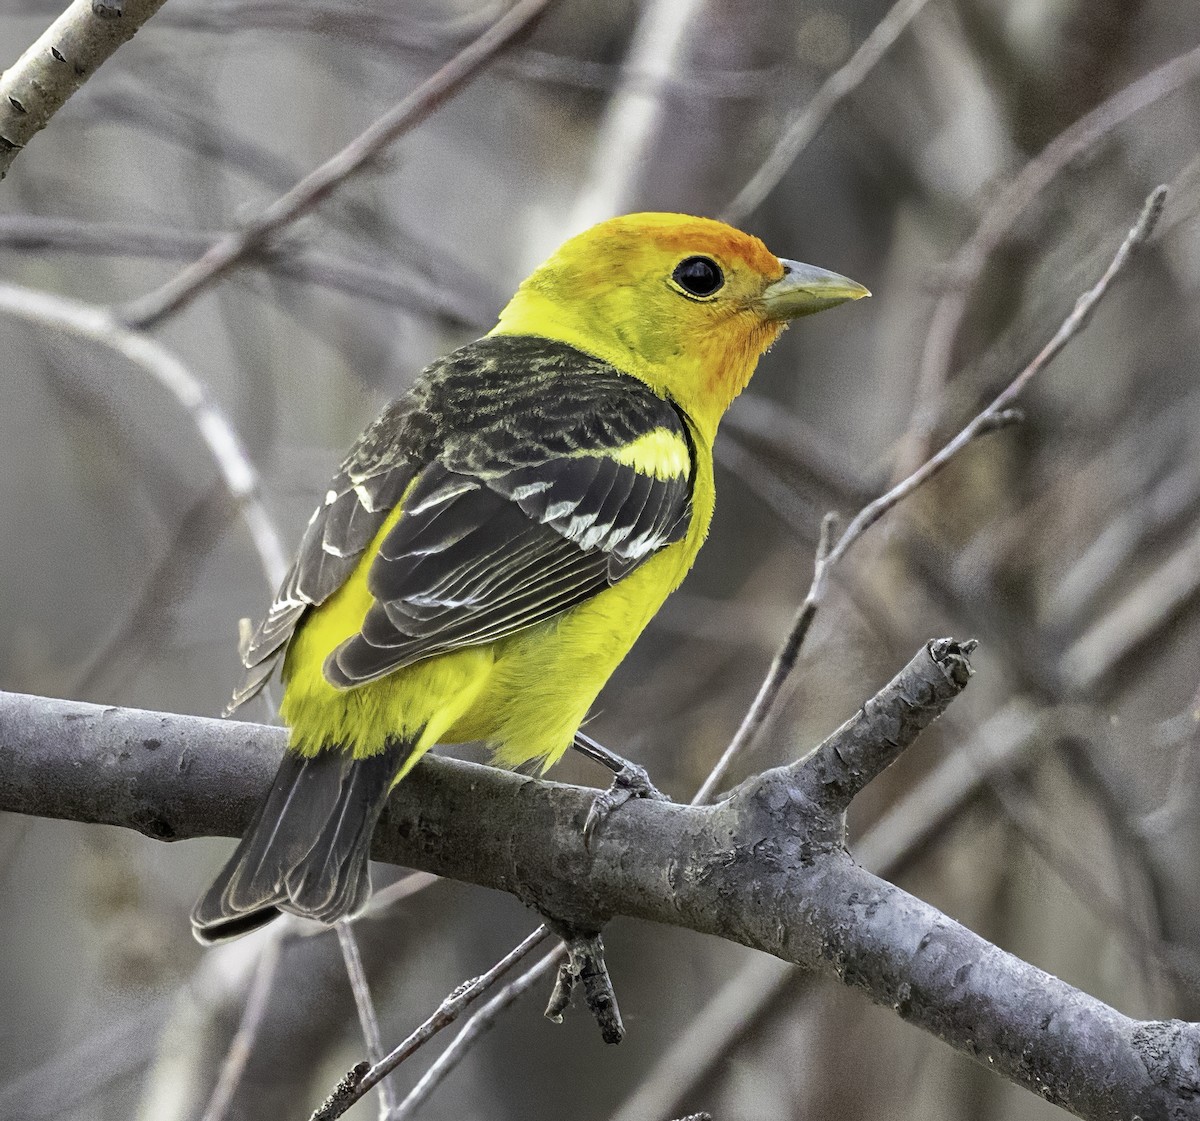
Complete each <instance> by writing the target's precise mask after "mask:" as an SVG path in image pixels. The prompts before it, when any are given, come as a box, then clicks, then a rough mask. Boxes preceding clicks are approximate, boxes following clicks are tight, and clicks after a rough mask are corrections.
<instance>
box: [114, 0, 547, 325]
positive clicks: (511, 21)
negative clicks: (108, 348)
mask: <svg viewBox="0 0 1200 1121" xmlns="http://www.w3.org/2000/svg"><path fill="white" fill-rule="evenodd" d="M554 2H555V0H518V3H516V4H514V5H513V6H512V7H511V8H510V9H509V10H508V11H507V12H505V13H504V15H502V16H501V17H500V18H499V19H498V20H497V21H496V22H495V23H494V24H492V25H491V27H489V28H488V29H487V30H486V31H485V32H484V33H483V34H482V35H480V36H479V38H478V39H476V40H475V41H474V42H473V43H471V44H470V45H469V46H468V47H466V48H465V49H464V50H462V51H461V52H460V53H459V54H457V55H455V56H454V57H453V58H452V59H451V60H450V61H449V62H447V63H446V65H445V66H443V67H442V68H441V69H440V70H438V71H437V72H436V73H434V74H433V75H432V76H431V77H429V78H428V79H426V81H424V82H422V83H421V85H419V86H418V87H417V88H416V89H415V90H414V91H413V92H412V93H411V94H409V95H408V97H406V98H404V100H403V101H401V102H400V103H399V104H397V105H395V106H394V107H393V108H391V109H389V110H388V112H386V113H385V114H384V115H383V116H382V117H380V118H379V119H378V120H377V121H375V122H374V123H373V124H372V125H371V126H370V127H369V128H367V129H366V130H365V131H364V132H362V133H360V134H359V135H358V136H356V137H355V138H354V139H353V140H352V141H351V142H350V143H349V144H347V145H346V147H345V148H343V149H342V150H341V151H340V152H338V153H337V154H336V155H335V156H333V157H332V158H331V159H329V160H327V161H326V162H325V163H323V164H322V165H321V166H320V167H318V168H317V169H316V170H314V171H312V172H310V173H309V174H308V175H306V176H305V177H304V178H303V179H301V180H300V182H299V183H297V184H296V185H295V186H294V187H293V188H292V189H291V190H290V191H288V192H287V193H286V194H285V195H283V196H281V197H280V198H278V199H276V200H275V201H274V202H273V203H271V205H270V206H268V207H267V208H266V209H265V210H264V211H263V212H262V213H261V214H259V215H258V216H257V217H256V218H253V219H251V220H250V221H249V222H248V223H247V224H246V225H245V226H244V227H243V228H242V229H241V230H240V231H239V232H237V233H234V234H229V235H228V236H226V237H224V238H222V239H221V240H220V241H218V242H217V243H216V244H215V245H213V246H212V247H211V248H210V249H209V250H208V252H206V253H205V254H204V256H203V257H201V258H200V259H199V260H198V261H196V262H194V263H193V264H191V265H189V266H188V267H187V268H185V269H183V270H182V271H181V272H179V273H178V274H177V275H176V276H174V277H173V278H172V279H171V280H169V281H167V283H166V284H164V285H163V286H162V287H161V288H158V289H156V290H155V291H153V292H150V293H148V294H147V295H145V296H143V297H141V298H140V299H138V300H135V301H133V302H132V303H131V304H128V305H126V306H125V307H124V308H122V309H121V310H120V311H119V312H118V313H117V314H118V316H119V318H120V319H121V321H122V322H123V323H125V324H126V325H127V326H129V327H137V328H141V329H143V330H144V329H146V328H149V327H153V326H154V325H156V324H158V323H160V322H162V320H163V319H165V318H166V317H167V316H169V315H172V314H174V313H175V312H177V311H179V310H180V309H181V308H183V307H185V306H186V305H187V304H189V303H190V302H191V301H192V300H194V299H195V298H196V296H197V295H199V294H200V292H202V291H203V290H204V289H205V288H207V287H208V286H209V285H210V284H212V283H214V282H215V281H217V280H219V279H220V278H221V277H223V276H224V275H225V274H226V273H228V272H229V271H230V270H231V269H233V268H235V267H236V266H237V265H239V264H241V263H242V262H243V261H245V260H246V259H247V258H248V257H250V256H253V255H254V254H255V253H257V252H259V251H260V250H261V249H262V248H263V246H265V245H267V244H268V243H269V242H270V240H271V239H272V238H273V237H274V236H275V235H276V234H277V233H278V232H279V231H280V230H281V229H283V228H284V227H285V226H287V225H288V224H289V223H291V222H294V221H295V220H296V219H297V218H299V217H300V216H301V215H302V214H304V213H306V212H307V211H309V210H311V209H312V208H313V207H315V206H317V205H318V204H319V203H321V202H322V201H324V200H325V199H326V198H328V197H329V196H330V195H331V194H332V193H333V192H334V191H335V190H337V188H338V187H340V186H341V185H342V184H343V183H345V182H346V180H347V179H349V178H350V177H351V176H352V175H354V174H355V173H357V172H360V171H362V170H363V169H365V168H366V167H368V166H369V165H370V164H371V163H372V162H373V161H374V160H375V159H376V157H378V156H379V155H380V153H382V152H383V150H384V149H385V148H387V147H388V145H390V144H392V143H393V142H394V141H396V140H398V139H399V138H400V137H401V136H404V135H405V134H406V133H408V132H411V131H412V130H413V129H414V128H416V127H417V125H419V124H421V122H422V121H424V120H425V119H426V118H427V117H428V116H429V115H430V114H431V113H433V112H434V111H435V110H436V109H438V108H439V107H440V106H441V105H442V104H443V103H444V102H446V101H447V100H449V99H450V98H451V97H453V96H454V95H455V94H456V93H458V92H459V90H461V89H462V88H463V87H464V86H466V85H467V84H468V83H469V82H470V81H471V80H472V79H474V78H476V77H477V76H478V75H479V74H480V73H482V72H483V70H484V69H485V68H486V67H487V65H488V63H489V62H491V60H492V59H493V58H495V56H496V55H497V54H498V53H499V52H500V51H502V50H503V49H504V48H505V47H506V46H508V45H509V43H511V42H512V41H513V40H514V39H516V38H517V37H518V36H520V35H522V34H524V33H525V32H526V31H528V30H530V29H531V28H532V26H533V24H534V22H535V21H536V20H537V19H538V18H539V17H540V16H541V15H542V14H543V12H545V10H546V9H547V8H548V7H550V5H551V4H553V3H554Z"/></svg>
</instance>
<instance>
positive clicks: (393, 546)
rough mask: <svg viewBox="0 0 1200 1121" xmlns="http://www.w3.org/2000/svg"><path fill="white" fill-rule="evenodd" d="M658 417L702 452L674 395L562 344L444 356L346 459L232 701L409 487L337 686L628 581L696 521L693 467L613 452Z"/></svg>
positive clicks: (519, 344) (253, 643)
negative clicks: (666, 474)
mask: <svg viewBox="0 0 1200 1121" xmlns="http://www.w3.org/2000/svg"><path fill="white" fill-rule="evenodd" d="M659 429H666V430H667V431H668V432H670V433H671V434H672V435H674V436H676V437H678V438H679V439H680V440H682V441H684V442H685V443H686V444H687V446H688V447H689V449H690V447H691V442H690V437H689V436H688V434H687V430H686V426H685V424H684V422H683V420H682V418H681V417H680V415H679V413H678V412H676V410H675V409H674V408H673V407H672V406H671V405H670V404H668V403H667V402H665V401H663V400H662V399H661V398H659V397H657V396H655V395H654V394H653V393H652V392H651V391H650V389H649V388H648V387H646V386H645V385H643V384H642V383H641V382H639V381H637V380H636V379H634V378H631V377H629V376H627V375H624V374H621V373H620V372H618V371H617V370H615V369H613V368H612V367H611V366H608V365H607V364H605V363H603V362H601V361H599V360H598V359H595V358H592V357H591V356H589V355H586V354H583V353H582V352H580V351H578V350H575V349H574V348H572V347H569V346H566V345H565V344H561V343H552V342H549V341H547V340H545V339H536V338H524V337H514V336H496V337H489V338H484V339H480V340H478V341H477V342H475V343H472V344H470V345H469V346H466V347H464V348H462V349H461V350H459V351H456V352H455V353H454V354H451V355H449V356H448V357H447V358H445V359H442V360H441V361H439V362H437V363H435V364H434V365H432V366H430V367H429V368H428V369H426V370H425V371H424V372H423V374H422V375H421V377H420V378H419V379H418V380H417V382H416V384H415V385H414V386H413V389H412V391H411V392H410V393H409V394H408V395H407V396H406V397H404V398H401V399H400V400H399V401H397V402H395V403H394V404H393V405H392V406H390V407H389V409H388V410H387V411H386V412H385V413H384V414H383V416H381V417H380V418H379V420H377V421H376V422H375V423H374V424H373V425H372V426H371V427H370V428H368V429H367V431H366V432H365V433H364V434H363V436H362V437H361V438H360V440H359V441H358V443H357V444H356V445H355V447H354V448H353V449H352V451H351V453H350V455H349V456H348V457H347V459H346V461H345V463H343V464H342V467H341V469H340V471H339V472H338V475H337V476H336V477H335V478H334V480H333V482H332V483H331V485H330V489H329V491H328V492H327V494H326V496H325V502H324V503H323V504H322V506H321V507H320V508H318V510H317V511H316V512H315V513H314V514H313V516H312V518H311V519H310V521H309V524H308V528H307V529H306V531H305V534H304V538H303V540H302V541H301V544H300V548H299V551H298V555H297V558H296V561H295V562H294V564H293V565H292V568H291V569H290V571H289V572H288V575H287V577H286V578H285V580H284V582H283V585H282V587H281V588H280V590H279V593H278V594H277V596H276V599H275V602H274V603H273V604H272V606H271V609H270V611H269V612H268V613H267V616H266V618H265V619H263V621H262V622H261V623H260V624H259V626H258V628H257V629H256V631H255V632H254V633H253V635H252V636H251V637H250V639H249V640H247V641H246V642H245V643H244V644H243V647H242V650H241V654H242V661H243V665H244V666H245V667H246V674H245V676H244V678H243V680H242V683H241V684H240V685H239V687H238V689H237V691H236V692H235V693H234V697H233V700H232V702H231V703H230V706H229V709H228V710H227V711H232V710H233V709H235V708H237V707H238V706H239V705H241V704H243V703H244V702H245V701H247V700H249V699H250V697H252V696H254V695H255V694H256V693H257V692H258V691H259V690H260V689H261V688H262V686H263V684H264V683H265V682H266V680H267V678H268V677H269V676H270V674H271V672H272V670H273V668H274V666H275V664H276V662H277V661H278V659H279V657H280V656H281V655H282V654H283V652H284V650H286V648H287V644H288V642H289V641H290V639H291V637H292V635H293V634H294V633H295V631H296V628H297V626H299V625H300V623H301V621H302V619H303V617H304V615H305V613H306V612H307V611H308V610H309V609H310V608H311V607H313V606H316V605H319V604H321V603H323V602H324V601H325V600H326V599H328V598H329V596H331V595H332V594H333V593H334V592H335V591H336V590H337V589H338V588H339V587H341V585H342V584H343V583H344V582H345V580H346V579H347V578H348V577H349V575H350V573H351V572H353V570H354V568H355V566H356V565H357V564H358V562H359V560H360V558H361V556H362V554H363V551H364V550H365V549H366V547H367V546H368V545H369V544H370V542H371V540H372V539H373V538H374V537H375V535H376V534H377V533H378V532H379V529H380V528H381V526H382V525H383V523H384V521H385V520H386V519H387V516H388V514H389V513H390V512H391V511H392V510H393V509H394V507H395V506H396V504H397V503H398V502H399V501H400V500H401V498H403V497H404V496H405V492H406V491H408V489H409V487H410V486H411V487H412V489H411V492H409V493H408V497H407V498H406V499H405V504H404V505H405V510H404V513H403V515H402V516H401V518H400V519H399V521H398V522H397V523H396V525H395V526H394V527H393V528H392V530H391V531H390V532H389V534H388V536H387V537H386V538H385V539H384V541H383V543H382V545H381V548H380V552H379V555H378V556H377V558H376V559H375V561H374V563H373V565H372V567H371V570H370V572H369V574H368V584H369V587H370V590H371V592H372V594H373V595H374V596H375V599H376V603H375V604H374V605H373V606H372V608H371V609H370V611H369V612H368V614H367V618H366V620H365V622H364V625H363V628H362V631H361V633H360V634H359V635H357V636H355V637H354V638H352V639H350V640H349V641H348V642H346V643H344V644H343V645H342V646H341V647H339V648H338V649H337V650H336V651H335V652H334V653H333V654H332V655H331V657H330V659H329V660H328V662H327V663H326V667H325V672H326V676H327V677H328V678H329V680H330V681H331V682H333V683H334V684H337V685H342V686H350V685H355V684H359V683H361V682H364V681H369V680H372V679H374V678H377V677H380V676H382V675H384V674H386V673H389V672H391V671H392V670H394V669H397V668H398V667H400V666H402V665H408V664H410V663H411V662H414V661H417V660H419V659H420V658H425V657H429V656H430V655H432V654H435V653H438V652H441V651H444V650H448V649H452V648H454V647H457V646H462V645H475V644H480V643H486V642H491V641H493V640H495V639H496V638H498V637H500V636H502V635H505V634H510V633H512V632H513V631H516V630H519V629H521V628H523V627H527V626H530V625H532V624H534V623H536V622H538V621H540V620H542V619H546V618H549V617H550V616H551V615H554V614H557V613H558V612H560V611H563V610H566V609H567V608H568V607H571V606H573V605H574V604H577V603H580V602H582V601H583V600H585V599H587V598H588V597H590V596H592V595H595V594H596V593H597V592H598V591H601V590H602V589H603V588H605V587H607V586H609V585H611V584H613V583H615V582H616V581H617V580H620V579H621V578H622V577H623V576H625V575H627V574H628V573H629V572H630V571H632V570H633V569H634V568H635V567H636V566H637V565H638V564H639V563H641V562H642V561H644V560H645V559H647V558H648V557H649V556H651V555H652V554H653V553H654V552H655V551H656V550H657V549H659V548H661V547H662V546H664V545H666V544H669V543H670V542H672V541H676V540H679V539H680V538H681V537H682V536H683V534H684V533H685V532H686V528H687V523H688V520H689V516H690V495H691V472H690V471H687V472H684V473H681V474H680V475H679V476H677V477H674V478H659V477H657V476H654V475H649V474H645V473H642V472H639V471H637V470H635V469H634V468H633V467H632V466H629V465H627V464H622V463H620V462H618V461H617V460H616V459H614V458H613V456H612V454H610V453H614V452H619V451H620V449H621V448H623V447H625V446H626V445H627V444H628V443H629V442H631V441H632V440H635V439H637V438H638V437H639V436H643V435H646V434H647V433H650V432H653V431H656V430H659ZM689 458H690V457H689Z"/></svg>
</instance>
